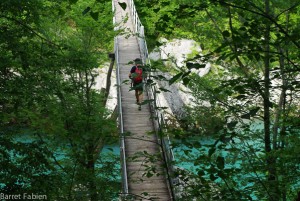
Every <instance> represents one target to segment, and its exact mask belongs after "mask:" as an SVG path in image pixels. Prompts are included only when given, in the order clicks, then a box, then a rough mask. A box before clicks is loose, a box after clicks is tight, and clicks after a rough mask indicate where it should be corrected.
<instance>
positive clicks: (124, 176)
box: [112, 0, 128, 196]
mask: <svg viewBox="0 0 300 201" xmlns="http://www.w3.org/2000/svg"><path fill="white" fill-rule="evenodd" d="M112 11H113V13H114V12H115V11H116V8H115V5H114V0H112ZM113 24H114V25H116V18H115V16H114V17H113ZM114 30H117V29H116V27H115V28H114ZM114 52H115V61H116V75H117V79H116V80H117V94H118V105H117V107H118V114H119V116H118V123H119V125H118V127H119V132H120V158H121V167H122V194H123V196H126V195H127V194H128V177H127V166H126V155H125V149H126V147H125V138H124V126H123V113H122V101H121V88H120V87H121V79H120V66H119V46H118V36H116V37H115V39H114Z"/></svg>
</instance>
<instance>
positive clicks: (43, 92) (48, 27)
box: [0, 0, 120, 200]
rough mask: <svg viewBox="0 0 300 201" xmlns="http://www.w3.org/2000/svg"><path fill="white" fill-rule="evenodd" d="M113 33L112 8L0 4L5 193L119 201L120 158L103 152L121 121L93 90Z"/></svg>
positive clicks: (0, 153)
mask: <svg viewBox="0 0 300 201" xmlns="http://www.w3.org/2000/svg"><path fill="white" fill-rule="evenodd" d="M114 34H115V33H114V32H113V25H112V12H111V2H106V1H99V0H97V1H94V0H88V1H86V0H70V1H62V0H32V1H18V0H2V1H1V2H0V51H1V62H0V94H1V95H0V141H1V145H0V158H1V160H0V163H1V164H0V166H1V171H0V178H1V179H0V192H1V193H2V195H18V194H21V195H22V194H23V193H27V194H31V193H33V194H39V195H46V196H47V200H99V199H100V198H101V199H102V200H113V198H116V197H118V195H117V193H118V192H119V189H120V181H119V171H118V169H119V167H118V162H117V161H118V158H116V156H115V155H113V154H112V152H108V154H107V152H105V153H106V154H104V153H102V154H100V153H101V152H103V151H104V150H103V147H104V145H108V144H109V143H113V142H114V141H116V138H114V135H115V134H116V132H117V129H116V123H115V119H113V116H111V111H108V110H107V109H106V108H105V104H104V103H105V102H106V100H105V99H106V98H107V95H106V94H103V93H100V90H96V89H94V87H93V85H94V84H95V77H96V76H97V74H96V72H95V70H94V69H97V68H101V67H103V64H104V63H107V62H109V58H108V53H109V52H111V51H113V37H114ZM104 91H105V90H104ZM114 139H115V140H114ZM21 197H22V196H21ZM1 199H2V198H1Z"/></svg>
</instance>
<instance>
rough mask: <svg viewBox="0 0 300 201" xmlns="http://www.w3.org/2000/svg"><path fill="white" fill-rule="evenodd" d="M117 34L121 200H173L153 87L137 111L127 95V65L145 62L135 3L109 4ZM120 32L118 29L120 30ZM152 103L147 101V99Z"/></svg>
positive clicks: (130, 94)
mask: <svg viewBox="0 0 300 201" xmlns="http://www.w3.org/2000/svg"><path fill="white" fill-rule="evenodd" d="M112 6H113V12H114V19H113V21H114V25H115V30H116V31H120V32H122V34H119V35H118V36H116V37H115V59H116V74H117V86H118V90H117V92H118V111H119V117H118V119H119V129H120V150H121V165H122V197H123V199H125V200H163V201H168V200H175V198H174V197H175V196H174V188H173V180H172V178H171V176H170V175H171V172H172V167H171V166H170V165H169V164H170V163H169V162H170V161H171V160H172V158H173V156H172V152H171V150H170V149H168V143H167V142H166V141H165V139H164V138H163V137H159V136H160V135H158V134H159V132H160V131H161V129H162V126H161V125H162V123H163V116H162V114H161V113H160V112H159V111H158V110H157V109H156V108H157V107H158V106H159V103H158V102H157V99H156V94H155V91H156V89H155V86H153V85H152V86H147V87H146V91H145V93H144V100H146V102H147V100H148V102H149V104H144V105H142V110H141V111H139V110H138V106H137V104H136V101H135V95H134V90H131V91H130V84H129V83H128V82H129V78H128V74H129V71H130V69H131V67H132V66H133V64H129V62H131V61H133V60H134V59H136V58H141V59H142V61H143V63H144V64H148V65H150V64H149V60H148V50H147V44H146V41H145V37H144V27H143V25H142V24H141V22H140V20H139V17H138V14H137V12H136V9H135V6H134V2H133V0H123V1H122V2H119V1H118V0H113V1H112ZM121 30H122V31H121ZM149 100H151V101H149Z"/></svg>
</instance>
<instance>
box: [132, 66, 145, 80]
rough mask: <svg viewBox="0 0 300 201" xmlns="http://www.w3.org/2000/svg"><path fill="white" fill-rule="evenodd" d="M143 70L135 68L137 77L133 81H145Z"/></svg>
mask: <svg viewBox="0 0 300 201" xmlns="http://www.w3.org/2000/svg"><path fill="white" fill-rule="evenodd" d="M142 74H143V69H142V68H138V67H135V76H134V77H133V81H134V82H135V83H140V82H142V81H143V75H142Z"/></svg>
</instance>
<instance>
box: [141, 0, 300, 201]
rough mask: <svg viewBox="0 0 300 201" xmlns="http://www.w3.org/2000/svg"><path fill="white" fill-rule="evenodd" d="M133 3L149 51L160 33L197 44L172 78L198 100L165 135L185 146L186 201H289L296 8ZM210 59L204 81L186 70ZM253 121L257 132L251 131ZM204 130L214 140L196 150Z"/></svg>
mask: <svg viewBox="0 0 300 201" xmlns="http://www.w3.org/2000/svg"><path fill="white" fill-rule="evenodd" d="M136 5H137V6H138V11H139V13H140V17H141V20H142V22H143V25H144V26H145V30H147V31H146V34H147V39H148V40H149V41H150V42H149V41H148V44H150V49H152V48H155V45H157V42H156V41H158V40H159V38H160V37H164V38H168V39H173V38H187V39H193V40H195V41H196V42H197V43H198V44H200V45H201V47H202V50H203V52H202V53H201V55H193V57H189V58H188V60H187V65H186V67H187V68H183V69H180V71H179V72H176V74H175V75H174V76H173V78H171V79H170V82H169V83H170V84H173V83H175V82H177V81H182V82H183V83H184V84H185V85H186V86H189V87H190V89H191V90H192V94H193V96H194V97H195V101H194V106H193V107H191V108H188V109H187V111H188V112H187V116H186V117H185V118H184V119H182V122H180V124H181V125H182V128H181V129H182V130H174V128H173V130H171V131H169V133H170V135H172V136H173V137H174V141H175V142H177V141H176V140H180V143H179V144H178V145H177V144H176V143H175V144H174V146H175V147H176V146H179V147H180V148H182V147H185V148H186V149H184V150H182V151H181V152H180V153H183V154H182V155H181V156H182V158H181V161H180V162H181V163H183V164H184V163H185V162H186V163H189V164H193V165H192V167H193V168H192V170H190V172H185V171H182V172H180V171H179V173H178V175H177V176H178V177H180V179H181V181H182V182H183V183H184V185H183V186H184V190H185V191H184V193H183V198H182V200H189V199H190V200H191V199H193V198H196V199H199V200H295V199H296V195H297V193H298V192H299V179H294V180H293V179H292V180H291V178H292V177H293V178H299V166H298V165H297V162H296V161H295V159H298V156H297V155H298V154H297V148H296V147H299V129H297V128H298V126H299V122H298V121H297V120H295V119H298V116H299V115H298V116H297V115H296V114H295V111H299V84H298V79H299V73H298V72H299V64H298V63H299V48H300V43H299V42H300V37H299V34H298V35H297V33H298V32H299V24H300V23H299V9H300V5H299V2H298V1H295V0H289V1H276V2H275V1H251V2H250V1H235V0H233V1H218V0H217V1H216V0H207V1H201V2H200V1H190V0H176V1H168V0H157V1H136ZM208 62H210V63H211V64H212V69H211V70H210V72H209V73H208V75H206V76H205V77H201V78H199V77H198V76H197V75H195V74H193V73H191V72H190V71H194V70H197V69H199V68H202V67H203V66H204V64H206V63H208ZM256 124H262V125H261V127H263V129H259V130H256V129H253V125H256ZM207 134H209V136H210V137H211V139H212V140H214V142H212V143H210V144H205V143H204V144H202V143H201V146H199V144H197V143H193V142H194V139H191V136H197V139H196V140H197V141H198V143H199V141H200V142H203V141H204V142H205V139H206V138H207V137H206V138H204V137H199V136H203V135H205V136H207ZM292 138H293V139H292ZM188 139H189V140H188ZM292 150H293V151H292ZM287 152H288V153H287ZM287 158H289V160H288V159H287ZM292 166H293V167H294V168H292ZM288 168H291V169H292V172H289V171H287V169H288Z"/></svg>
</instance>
